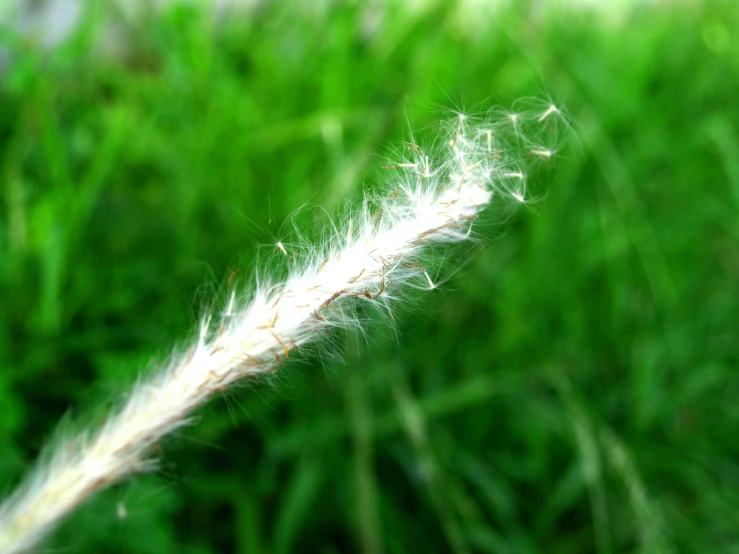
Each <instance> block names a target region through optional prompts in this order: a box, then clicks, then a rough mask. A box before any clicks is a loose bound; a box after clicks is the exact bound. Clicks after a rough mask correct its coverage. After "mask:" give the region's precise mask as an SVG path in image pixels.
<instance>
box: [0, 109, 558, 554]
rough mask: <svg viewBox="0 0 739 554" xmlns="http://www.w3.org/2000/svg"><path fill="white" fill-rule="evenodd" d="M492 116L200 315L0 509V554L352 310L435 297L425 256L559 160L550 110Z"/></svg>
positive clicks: (463, 234) (403, 161)
mask: <svg viewBox="0 0 739 554" xmlns="http://www.w3.org/2000/svg"><path fill="white" fill-rule="evenodd" d="M491 114H494V118H493V120H491V118H490V117H488V118H483V119H480V120H478V119H475V118H472V117H469V116H465V115H461V114H457V115H456V116H455V117H454V118H453V119H452V120H451V121H449V122H447V124H446V125H445V127H444V131H443V132H442V135H441V137H442V138H441V139H439V138H437V139H436V144H435V145H433V147H432V148H430V149H429V150H426V149H424V148H422V147H421V146H419V145H417V144H415V143H414V142H408V143H406V144H405V147H404V148H403V149H402V150H401V151H400V153H399V155H398V159H397V160H394V161H393V162H392V163H391V164H390V165H388V166H385V167H384V169H385V170H386V172H387V173H386V175H387V176H388V178H387V186H386V193H385V195H384V196H378V195H373V196H372V197H367V198H366V199H365V201H364V202H363V204H362V207H361V209H360V210H359V211H358V213H354V214H353V215H351V216H350V217H349V218H348V220H347V221H345V222H344V223H343V225H341V226H339V225H336V226H335V227H334V228H337V229H342V230H340V231H335V232H334V233H333V234H332V236H330V237H329V239H328V240H327V241H326V242H327V243H326V244H324V245H319V246H318V247H313V248H312V250H311V252H312V254H311V255H310V256H308V257H307V258H308V259H301V258H298V257H296V253H295V252H291V249H290V245H289V244H284V243H282V242H278V243H276V245H275V247H276V251H277V252H278V253H279V256H281V257H283V258H285V257H287V258H288V259H290V260H291V261H292V263H290V266H291V268H290V270H289V274H288V276H287V278H286V279H284V280H282V282H274V283H271V282H269V281H267V280H265V279H262V280H261V283H260V284H258V285H255V287H254V290H251V291H242V292H238V291H236V290H234V291H232V292H230V294H229V297H228V300H227V301H226V302H225V306H224V307H223V309H222V311H221V313H220V314H213V313H210V314H208V315H206V316H205V317H204V318H203V320H202V321H201V324H200V327H199V332H198V334H197V338H196V339H195V341H194V344H192V346H191V347H190V348H188V349H185V350H184V351H182V352H181V353H179V354H177V355H175V356H173V357H172V358H171V360H170V361H169V362H168V363H167V364H166V365H165V367H163V368H162V369H160V370H159V371H157V372H156V373H155V374H154V375H153V376H151V377H148V378H144V379H141V380H140V381H139V382H138V384H137V385H136V386H135V388H134V390H133V391H132V392H131V393H130V394H128V395H127V396H126V400H125V402H124V403H123V404H122V405H121V407H120V408H119V409H117V411H115V412H114V413H112V414H111V415H110V416H109V417H108V419H107V421H106V422H105V423H104V424H103V425H102V426H100V427H99V428H97V429H96V430H94V431H90V432H86V433H83V434H81V435H78V436H75V437H73V438H68V439H66V440H60V441H57V442H56V443H55V445H54V447H53V449H51V450H49V451H48V452H47V454H46V456H45V458H46V460H45V462H43V463H41V464H39V467H37V468H36V469H35V470H34V471H33V472H32V473H31V474H30V476H29V477H28V478H27V479H26V480H25V482H24V483H22V484H21V486H20V487H19V488H18V489H17V490H16V492H14V493H13V494H12V495H11V496H10V497H9V498H8V499H7V500H6V501H5V502H4V503H3V504H2V505H1V506H0V553H3V554H15V553H20V552H26V551H28V550H29V549H31V548H32V547H33V546H34V545H36V544H37V543H38V542H39V541H40V540H41V538H42V537H43V536H44V535H45V534H46V533H47V532H49V531H50V530H51V529H53V528H54V526H55V525H56V524H58V523H59V521H60V520H61V519H62V518H63V517H64V516H65V515H66V514H68V513H69V512H70V511H72V510H73V509H74V508H75V507H76V506H77V505H79V504H80V503H82V502H83V501H84V500H85V499H86V498H87V497H89V496H90V495H92V494H93V493H95V492H97V491H99V490H101V489H103V488H105V487H107V486H109V485H111V484H113V483H116V482H119V481H120V480H121V479H123V478H124V477H125V476H127V475H130V474H133V473H137V472H141V471H146V470H150V469H152V468H153V467H155V466H156V461H155V459H153V458H152V456H153V452H154V450H155V448H154V447H155V445H156V444H157V443H158V441H159V440H160V439H161V438H162V437H163V436H164V435H166V434H168V433H171V432H172V431H174V430H176V429H178V428H180V427H182V426H183V425H186V424H187V423H188V418H189V416H190V414H191V413H192V412H193V410H195V409H196V408H197V407H199V406H201V405H202V404H204V403H205V402H206V401H207V400H208V399H209V398H210V397H211V396H212V395H213V394H214V393H215V392H217V391H222V390H224V389H225V388H227V387H229V386H230V385H232V384H233V383H235V382H236V381H239V380H242V379H248V378H256V377H259V376H260V375H263V374H268V373H274V372H275V371H276V370H277V369H278V368H279V367H280V366H281V365H282V364H283V363H284V362H285V361H286V360H288V358H290V357H291V356H293V355H294V353H295V352H296V351H299V350H300V347H301V346H303V345H306V344H308V343H311V342H313V341H315V340H316V339H317V338H319V337H320V336H321V335H322V334H324V332H325V331H326V330H327V329H328V328H331V327H346V326H349V325H353V324H355V323H357V318H356V315H355V314H356V306H357V303H361V302H366V303H372V304H374V305H377V306H380V307H381V308H383V309H386V310H388V311H389V310H390V309H391V308H390V304H391V302H392V301H393V300H394V299H397V298H398V297H399V296H400V294H399V291H401V290H402V288H403V287H412V288H417V289H433V288H435V286H436V283H435V282H434V279H433V278H432V276H431V274H430V273H429V271H428V270H427V268H426V267H425V266H424V256H423V253H424V251H425V250H428V247H429V246H430V245H432V244H433V243H454V242H459V241H464V240H466V239H468V238H470V236H471V231H472V225H473V222H474V221H475V219H476V218H477V217H478V214H479V212H480V211H481V210H483V209H484V208H485V207H486V206H488V205H489V204H490V203H491V202H492V201H496V199H497V200H499V201H500V202H501V203H502V202H505V200H506V199H512V200H514V201H517V202H526V201H527V194H528V193H527V190H526V178H525V175H524V173H523V169H522V166H524V165H526V162H527V159H530V158H549V157H551V156H552V155H553V153H554V152H553V150H552V149H551V145H549V146H547V145H543V144H540V142H539V141H538V140H536V139H537V138H542V137H544V138H546V137H548V136H550V135H552V134H553V133H552V129H553V127H552V125H553V124H554V120H555V118H557V117H559V115H560V111H559V110H558V109H557V108H556V107H554V106H548V107H546V108H545V109H542V110H539V111H537V112H536V113H533V114H529V115H528V116H527V117H524V115H522V114H512V113H505V114H504V115H503V116H501V112H491ZM527 124H528V125H533V126H534V129H533V130H531V129H528V130H527V128H526V125H527Z"/></svg>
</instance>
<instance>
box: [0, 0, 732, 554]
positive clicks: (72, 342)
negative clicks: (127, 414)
mask: <svg viewBox="0 0 739 554" xmlns="http://www.w3.org/2000/svg"><path fill="white" fill-rule="evenodd" d="M301 6H302V7H301ZM323 6H324V7H323V8H316V7H307V4H306V5H303V4H301V3H297V2H266V3H263V4H262V5H261V7H259V8H257V9H254V10H253V11H251V12H250V13H249V14H248V15H241V16H233V17H229V18H227V19H226V20H224V21H222V22H221V23H220V24H218V25H215V24H213V19H212V18H210V17H208V16H207V15H206V14H205V13H204V12H203V11H202V10H198V9H195V8H192V7H190V8H187V7H180V8H177V9H168V10H164V11H163V12H162V13H160V14H159V15H156V16H155V15H151V16H145V17H143V18H139V19H136V20H134V19H130V18H129V19H127V18H126V17H124V16H123V15H122V14H121V13H120V12H116V10H113V9H107V8H106V7H105V5H104V4H103V3H100V2H98V3H95V4H94V5H93V7H94V9H88V10H87V12H86V18H85V20H84V24H83V25H82V26H81V27H80V29H79V30H78V32H76V33H75V34H74V36H72V37H70V38H69V39H68V40H67V41H65V42H64V43H63V44H61V45H60V46H58V47H57V48H55V49H54V50H53V51H45V50H44V49H43V48H41V47H40V46H39V44H38V41H34V40H33V39H31V38H28V37H25V38H22V37H19V36H17V35H14V33H13V32H11V31H9V30H8V29H5V30H4V31H2V39H1V40H2V45H3V48H4V49H5V50H6V53H8V56H7V59H8V60H9V61H8V63H7V64H6V67H5V69H4V70H3V71H4V72H3V74H2V76H1V77H0V490H1V491H10V490H11V489H12V487H13V486H14V484H16V483H17V482H18V480H19V479H20V477H21V476H22V475H23V473H24V472H25V471H26V470H27V469H28V468H29V467H30V466H31V464H32V462H33V460H34V459H35V458H36V456H37V455H38V453H39V449H40V448H41V446H42V445H43V444H44V442H45V441H46V440H47V439H48V437H49V436H50V434H51V432H52V430H53V429H54V428H55V427H56V426H57V424H58V422H59V421H60V420H61V419H62V418H63V417H64V416H65V414H71V415H68V416H67V417H68V418H70V419H71V420H75V419H78V418H79V419H81V420H90V419H92V420H93V421H98V420H99V417H100V416H99V415H95V416H93V417H91V416H90V415H89V414H90V412H89V410H93V412H92V413H94V414H101V413H102V412H104V409H105V405H103V406H102V407H101V406H100V404H101V403H102V404H105V403H106V402H108V401H110V400H112V399H115V398H116V397H118V396H120V395H121V394H122V393H123V392H124V391H125V390H126V388H127V386H128V384H129V383H131V382H132V381H133V380H134V379H135V377H136V376H137V375H139V374H140V373H141V372H142V371H144V370H146V369H147V368H151V366H152V365H153V364H154V363H153V362H152V360H161V359H163V358H164V357H165V356H166V354H167V352H168V351H169V349H170V348H171V345H173V344H175V343H176V342H177V341H179V340H182V339H184V338H187V337H188V336H189V333H191V330H192V328H193V326H194V325H195V323H196V321H197V317H198V314H199V313H200V310H201V308H202V307H203V306H207V305H208V304H209V303H210V299H211V298H212V297H213V296H214V295H217V294H218V291H219V290H220V287H221V285H222V283H223V282H224V281H225V279H226V277H227V275H228V273H229V271H230V270H231V268H233V267H240V268H242V271H243V272H244V273H245V274H250V273H251V272H252V271H253V266H254V264H255V263H256V261H257V259H258V258H259V259H261V258H263V257H264V254H265V252H266V251H268V250H269V248H270V247H269V246H264V245H269V244H274V242H275V241H276V240H277V239H278V238H279V237H280V236H282V235H281V233H282V232H283V231H284V230H285V227H284V222H285V221H286V220H287V219H288V218H289V216H290V214H291V213H292V212H293V211H294V210H295V209H297V208H299V207H301V206H302V205H304V204H306V203H310V204H314V205H318V206H321V207H325V208H326V209H328V210H333V209H335V208H337V207H339V206H340V205H341V203H342V202H343V201H344V200H345V199H354V200H356V199H358V198H359V197H360V195H361V191H362V189H363V187H364V186H365V185H371V184H372V183H378V182H381V180H382V178H383V174H382V171H381V170H380V165H382V163H383V161H382V157H381V155H382V154H383V153H384V152H386V151H387V148H389V147H392V146H397V145H398V144H399V141H402V140H403V136H404V133H405V131H406V129H407V127H406V115H407V114H408V115H409V116H410V117H411V119H412V121H413V124H414V126H417V127H422V126H425V125H426V124H428V123H431V122H433V121H435V120H438V119H439V118H440V117H441V116H443V115H444V114H443V112H442V110H441V109H440V107H441V106H446V107H452V108H454V107H459V106H468V107H478V106H480V107H483V108H484V107H487V106H488V105H490V104H502V105H510V104H511V103H512V102H513V101H514V100H516V99H517V98H520V97H528V96H540V97H541V96H542V95H545V96H546V95H549V96H551V98H552V99H554V100H555V101H556V102H559V103H563V104H564V105H565V106H566V107H567V110H568V112H569V113H570V116H571V120H572V121H573V127H574V133H572V137H573V138H571V140H570V142H569V144H568V145H567V146H566V147H565V148H564V150H563V152H562V156H561V157H560V158H559V159H557V160H556V161H555V162H554V163H553V164H552V167H551V168H550V169H548V168H547V169H545V171H543V172H540V173H543V174H542V175H540V178H541V179H542V182H545V183H546V186H547V190H548V192H547V195H546V197H545V199H544V201H543V202H541V203H540V204H538V205H537V206H536V207H535V209H534V210H523V211H521V212H520V213H519V214H518V215H517V216H516V217H515V218H514V219H513V221H512V222H511V223H509V224H507V225H506V226H505V227H504V228H500V227H488V228H485V227H484V226H483V227H480V228H479V229H480V233H481V234H482V235H483V237H484V242H486V243H487V245H486V246H485V247H484V248H483V249H481V250H480V251H478V252H476V253H474V255H473V256H471V258H470V261H469V263H468V264H467V265H465V267H464V268H463V269H462V270H461V271H458V272H456V273H455V274H454V276H453V278H452V279H450V281H448V282H447V283H446V285H445V286H444V290H442V291H437V292H434V293H429V294H426V295H425V296H420V297H416V298H415V300H416V304H415V305H414V307H413V308H411V309H408V308H407V307H406V309H402V308H400V307H399V308H398V310H397V311H398V312H399V314H398V315H399V317H398V320H397V322H396V326H395V329H396V330H397V333H395V334H394V333H393V332H392V331H390V330H389V327H388V325H387V324H386V323H382V322H379V321H378V322H377V324H376V325H375V326H374V327H372V328H371V330H370V334H369V340H362V339H360V340H358V339H357V337H356V335H348V336H343V335H337V336H335V337H333V338H334V341H335V342H337V343H339V344H340V345H341V344H343V343H345V345H344V346H339V348H338V349H336V350H338V351H343V352H344V361H343V362H337V361H332V360H331V359H330V358H324V359H321V358H320V357H319V356H306V357H304V358H303V360H302V361H301V362H298V363H293V364H290V366H289V367H287V368H285V370H281V371H284V375H285V376H284V377H283V378H281V379H279V380H278V382H277V385H276V386H273V385H266V384H265V385H264V386H261V387H257V388H254V389H239V390H235V391H232V392H230V393H226V394H225V396H219V397H216V398H214V400H213V401H212V402H211V403H210V404H209V405H207V406H206V407H204V408H203V409H201V410H200V411H199V413H198V415H199V420H198V422H197V424H196V425H194V426H193V427H191V428H188V429H186V430H184V431H182V432H180V433H178V435H177V436H176V437H169V438H167V439H166V440H164V441H163V442H162V444H161V449H162V470H161V471H160V472H158V473H156V474H154V475H145V476H137V477H135V478H133V479H129V480H128V481H127V482H125V483H123V484H120V485H118V486H115V487H113V488H111V489H109V490H107V491H105V492H103V493H101V494H99V495H97V496H96V497H95V498H94V499H92V500H91V501H89V502H88V503H87V504H85V505H84V506H83V507H82V508H81V509H79V510H78V511H77V512H75V514H73V515H72V516H71V517H70V518H69V519H68V520H67V521H66V522H65V523H64V524H63V525H62V526H61V527H60V528H59V530H58V531H57V532H56V533H55V534H54V536H53V537H52V538H51V539H50V540H49V541H48V542H47V543H45V545H46V546H48V547H49V548H59V549H61V550H60V551H63V552H81V553H88V552H111V553H118V552H120V553H129V552H130V553H134V552H135V553H156V554H166V553H187V554H195V553H198V554H205V553H211V552H213V553H214V552H235V553H240V554H246V553H262V552H264V553H266V552H270V553H276V554H279V553H283V552H322V553H334V552H365V553H379V552H388V553H400V552H455V553H465V552H491V553H522V554H525V553H589V552H596V553H598V554H606V553H627V552H643V553H656V552H712V553H720V552H736V551H737V550H739V375H738V373H737V370H738V367H737V361H738V352H739V326H738V323H739V217H738V215H737V212H738V211H739V108H738V107H737V98H739V85H738V84H739V33H738V32H737V29H739V8H737V5H736V3H735V2H732V1H726V2H706V3H703V4H701V3H698V2H684V3H682V4H681V5H680V6H670V7H662V8H660V7H654V8H647V7H641V8H636V9H634V10H631V11H628V12H625V13H624V15H623V19H621V20H619V19H615V18H612V17H607V18H603V17H600V16H597V15H593V14H588V13H587V12H585V11H578V10H564V9H562V10H557V9H551V10H547V11H546V12H545V11H543V10H542V9H541V6H540V5H539V3H538V2H524V3H516V7H515V8H510V9H509V8H506V9H501V10H497V11H489V10H488V11H479V12H478V11H476V10H475V9H470V8H469V7H464V6H462V5H461V4H457V3H454V2H427V3H424V4H423V6H422V7H421V8H418V9H412V8H410V7H407V6H406V5H405V3H404V2H400V1H398V2H393V1H387V2H373V3H366V4H365V3H357V2H355V3H352V2H327V3H324V4H323ZM111 22H112V24H113V25H114V28H115V31H116V33H117V36H118V37H120V38H121V39H122V41H123V42H124V43H125V45H126V47H125V49H124V50H123V51H122V52H118V53H114V54H110V53H106V51H105V49H104V48H102V47H101V40H103V38H104V37H105V36H110V35H111V33H112V31H111V27H110V26H109V25H110V24H111ZM265 249H266V250H265ZM95 406H97V409H95ZM85 414H88V415H87V417H86V416H85Z"/></svg>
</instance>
